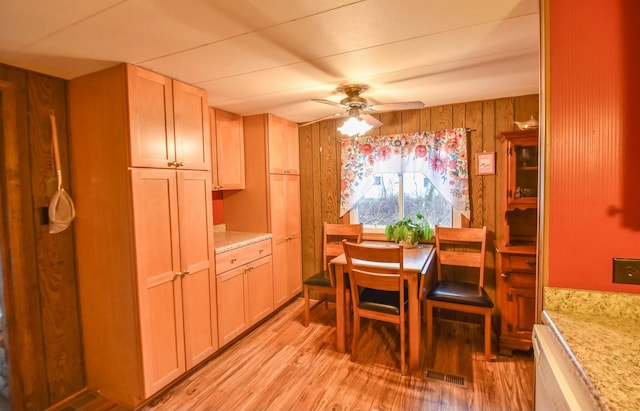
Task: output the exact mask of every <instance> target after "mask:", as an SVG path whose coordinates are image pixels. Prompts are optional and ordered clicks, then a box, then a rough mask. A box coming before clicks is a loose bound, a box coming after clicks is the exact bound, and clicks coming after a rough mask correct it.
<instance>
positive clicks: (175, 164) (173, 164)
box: [167, 161, 178, 167]
mask: <svg viewBox="0 0 640 411" xmlns="http://www.w3.org/2000/svg"><path fill="white" fill-rule="evenodd" d="M167 165H168V166H169V167H178V163H176V162H175V161H169V162H168V163H167Z"/></svg>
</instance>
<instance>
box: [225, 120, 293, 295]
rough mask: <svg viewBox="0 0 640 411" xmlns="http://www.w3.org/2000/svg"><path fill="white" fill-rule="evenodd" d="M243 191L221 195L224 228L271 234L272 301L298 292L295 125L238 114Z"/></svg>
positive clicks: (288, 122)
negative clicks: (242, 142) (241, 134)
mask: <svg viewBox="0 0 640 411" xmlns="http://www.w3.org/2000/svg"><path fill="white" fill-rule="evenodd" d="M244 137H245V164H246V170H245V172H246V176H245V183H246V186H245V189H244V190H242V191H238V192H225V193H224V213H225V223H226V225H227V229H229V230H237V231H253V232H269V233H271V235H272V244H273V248H272V256H273V293H274V305H275V307H276V308H277V307H279V306H281V305H282V304H284V303H286V302H287V301H288V300H290V299H291V298H293V297H295V296H296V295H298V294H299V293H300V292H301V291H302V246H301V244H302V239H301V236H300V220H301V219H300V166H299V151H298V150H299V143H298V127H297V125H296V124H295V123H292V122H290V121H287V120H284V119H282V118H279V117H276V116H274V115H272V114H258V115H252V116H246V117H244Z"/></svg>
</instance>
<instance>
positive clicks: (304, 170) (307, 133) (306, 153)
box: [298, 124, 319, 279]
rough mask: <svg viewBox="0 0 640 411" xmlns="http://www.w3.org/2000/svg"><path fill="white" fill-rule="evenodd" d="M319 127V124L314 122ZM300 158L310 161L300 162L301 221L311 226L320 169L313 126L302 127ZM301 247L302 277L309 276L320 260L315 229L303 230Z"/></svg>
mask: <svg viewBox="0 0 640 411" xmlns="http://www.w3.org/2000/svg"><path fill="white" fill-rule="evenodd" d="M314 126H316V127H317V124H314ZM298 141H299V149H300V158H306V159H309V160H310V161H301V162H300V212H301V219H300V223H301V225H303V226H311V225H314V224H315V218H316V208H319V207H317V205H316V201H314V200H315V198H316V195H317V194H319V193H316V190H317V188H316V186H315V184H313V180H314V178H315V176H314V172H315V171H314V170H318V169H319V167H317V166H315V167H314V164H317V162H318V161H319V156H318V155H317V153H318V150H317V149H315V148H317V146H318V144H317V142H314V141H313V132H312V127H307V128H304V129H301V130H300V132H299V133H298ZM301 247H302V250H301V251H302V278H303V279H305V278H308V277H309V276H311V275H312V274H311V273H314V272H316V271H317V267H316V261H317V260H318V255H317V250H316V248H317V247H316V236H315V235H314V232H313V231H303V232H302V233H301Z"/></svg>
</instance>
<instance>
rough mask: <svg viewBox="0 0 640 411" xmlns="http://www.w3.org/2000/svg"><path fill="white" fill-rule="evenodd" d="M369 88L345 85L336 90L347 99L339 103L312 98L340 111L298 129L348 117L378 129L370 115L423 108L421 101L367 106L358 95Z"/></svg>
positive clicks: (301, 125)
mask: <svg viewBox="0 0 640 411" xmlns="http://www.w3.org/2000/svg"><path fill="white" fill-rule="evenodd" d="M368 88H369V87H368V86H366V85H364V84H347V85H344V86H340V87H338V88H337V91H339V92H340V93H344V94H346V95H347V97H345V98H343V99H342V100H340V102H339V103H336V102H335V101H331V100H325V99H318V98H314V99H311V101H315V102H317V103H323V104H328V105H330V106H335V107H338V108H340V109H341V110H342V111H341V112H339V113H335V114H331V115H329V116H325V117H322V118H319V119H316V120H313V121H310V122H308V123H304V124H300V127H303V126H306V125H309V124H313V123H317V122H318V121H322V120H329V119H332V118H342V117H350V118H355V119H362V120H364V121H365V122H366V123H367V124H369V125H371V126H373V127H380V126H381V125H382V122H380V121H379V120H378V119H377V118H375V117H373V116H372V115H371V114H370V113H382V112H385V111H395V110H411V109H417V108H423V107H424V103H423V102H422V101H407V102H404V103H387V104H374V105H369V104H367V100H366V99H365V98H363V97H360V94H361V93H363V92H365V91H366V90H367V89H368Z"/></svg>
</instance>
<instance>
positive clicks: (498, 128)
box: [495, 96, 537, 238]
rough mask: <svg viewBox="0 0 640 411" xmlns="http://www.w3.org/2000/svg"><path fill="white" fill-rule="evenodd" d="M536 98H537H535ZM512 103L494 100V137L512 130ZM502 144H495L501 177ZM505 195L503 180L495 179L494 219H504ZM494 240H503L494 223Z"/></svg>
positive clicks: (503, 165) (503, 166) (503, 168)
mask: <svg viewBox="0 0 640 411" xmlns="http://www.w3.org/2000/svg"><path fill="white" fill-rule="evenodd" d="M536 97H537V96H536ZM514 118H515V112H514V103H513V98H501V99H497V100H495V137H496V138H497V137H498V136H499V135H500V133H501V132H503V131H512V130H513V129H514V125H513V122H514ZM503 144H504V143H502V142H496V174H497V175H501V174H504V173H506V171H507V158H506V156H505V153H504V146H503ZM506 195H507V187H506V185H505V184H504V179H503V178H496V216H497V217H496V219H499V220H500V221H501V220H503V219H504V213H505V209H504V198H506ZM496 238H504V233H503V232H502V224H497V221H496Z"/></svg>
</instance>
